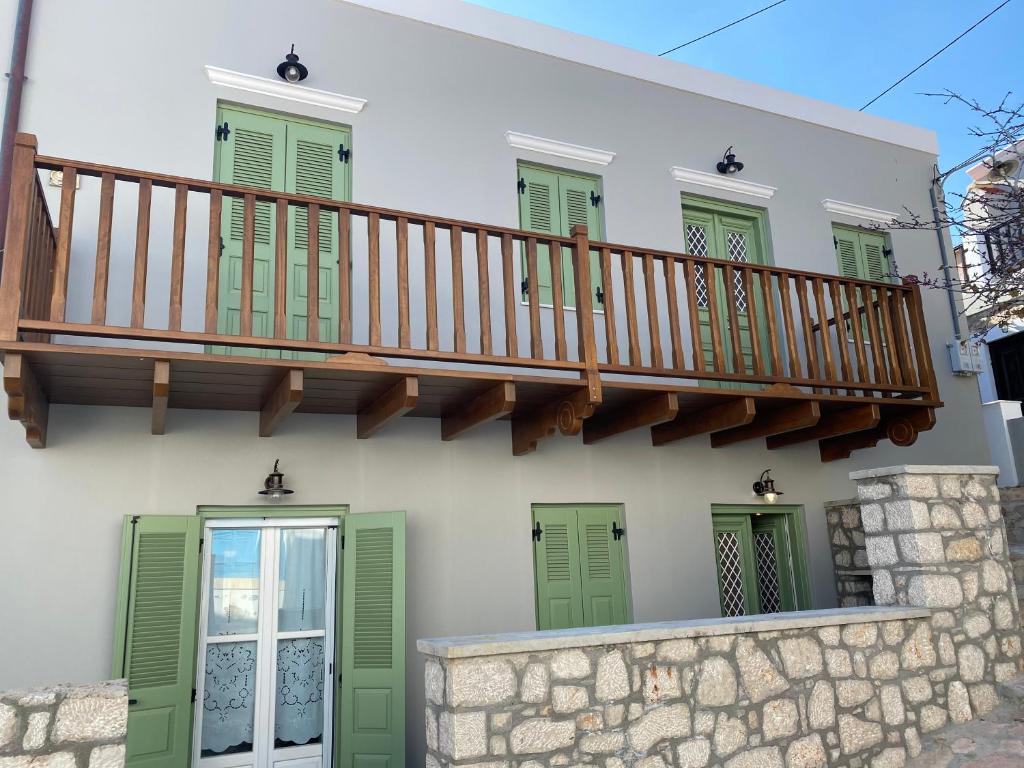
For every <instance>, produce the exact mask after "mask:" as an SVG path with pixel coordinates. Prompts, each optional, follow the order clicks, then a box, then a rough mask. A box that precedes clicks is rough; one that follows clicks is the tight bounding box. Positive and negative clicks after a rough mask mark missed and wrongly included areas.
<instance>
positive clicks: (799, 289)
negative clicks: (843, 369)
mask: <svg viewBox="0 0 1024 768" xmlns="http://www.w3.org/2000/svg"><path fill="white" fill-rule="evenodd" d="M793 284H794V286H795V287H796V298H797V301H798V302H799V304H800V324H801V328H802V329H803V333H804V349H805V350H806V352H807V375H808V377H809V378H811V379H821V363H820V361H819V360H818V345H817V344H816V343H815V341H814V328H813V327H812V325H811V310H810V306H809V302H808V301H807V279H806V278H804V277H801V276H799V275H798V276H797V277H796V279H795V280H794V281H793Z"/></svg>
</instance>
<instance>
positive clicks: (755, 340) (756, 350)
mask: <svg viewBox="0 0 1024 768" xmlns="http://www.w3.org/2000/svg"><path fill="white" fill-rule="evenodd" d="M738 269H739V271H740V279H741V280H742V281H743V292H744V293H745V294H746V296H747V330H748V332H749V333H750V366H751V370H752V371H753V372H754V373H755V374H756V375H758V376H761V375H763V374H764V360H763V359H762V350H761V333H760V331H761V324H760V318H759V316H758V315H759V313H758V309H757V294H756V293H755V292H754V276H753V273H752V270H751V269H750V268H749V267H738Z"/></svg>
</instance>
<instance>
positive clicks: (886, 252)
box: [882, 246, 892, 259]
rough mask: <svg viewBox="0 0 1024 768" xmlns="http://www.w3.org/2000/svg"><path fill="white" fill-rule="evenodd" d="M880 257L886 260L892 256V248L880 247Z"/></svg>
mask: <svg viewBox="0 0 1024 768" xmlns="http://www.w3.org/2000/svg"><path fill="white" fill-rule="evenodd" d="M882 255H883V256H885V258H887V259H888V258H889V257H890V256H892V248H886V247H885V246H882Z"/></svg>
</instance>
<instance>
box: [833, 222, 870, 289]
mask: <svg viewBox="0 0 1024 768" xmlns="http://www.w3.org/2000/svg"><path fill="white" fill-rule="evenodd" d="M832 236H833V238H834V240H835V246H836V259H837V260H838V262H839V274H841V275H842V276H843V277H850V278H862V277H863V274H862V269H861V259H860V253H859V251H860V239H859V238H858V237H857V233H856V232H851V231H849V230H846V229H838V228H834V229H833V231H832Z"/></svg>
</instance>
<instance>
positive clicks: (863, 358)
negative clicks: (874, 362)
mask: <svg viewBox="0 0 1024 768" xmlns="http://www.w3.org/2000/svg"><path fill="white" fill-rule="evenodd" d="M844 285H845V289H846V306H847V310H846V311H847V314H848V315H849V317H850V320H849V322H850V333H851V335H852V336H853V352H854V357H855V359H856V361H857V379H856V381H857V382H858V383H864V382H868V381H871V372H870V371H869V370H868V359H867V354H866V351H865V349H864V323H863V322H862V321H861V313H860V307H859V305H858V303H857V302H858V298H857V287H856V286H855V285H854V284H853V283H845V284H844ZM844 324H845V323H844ZM863 393H864V395H865V396H867V397H870V390H864V391H863Z"/></svg>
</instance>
